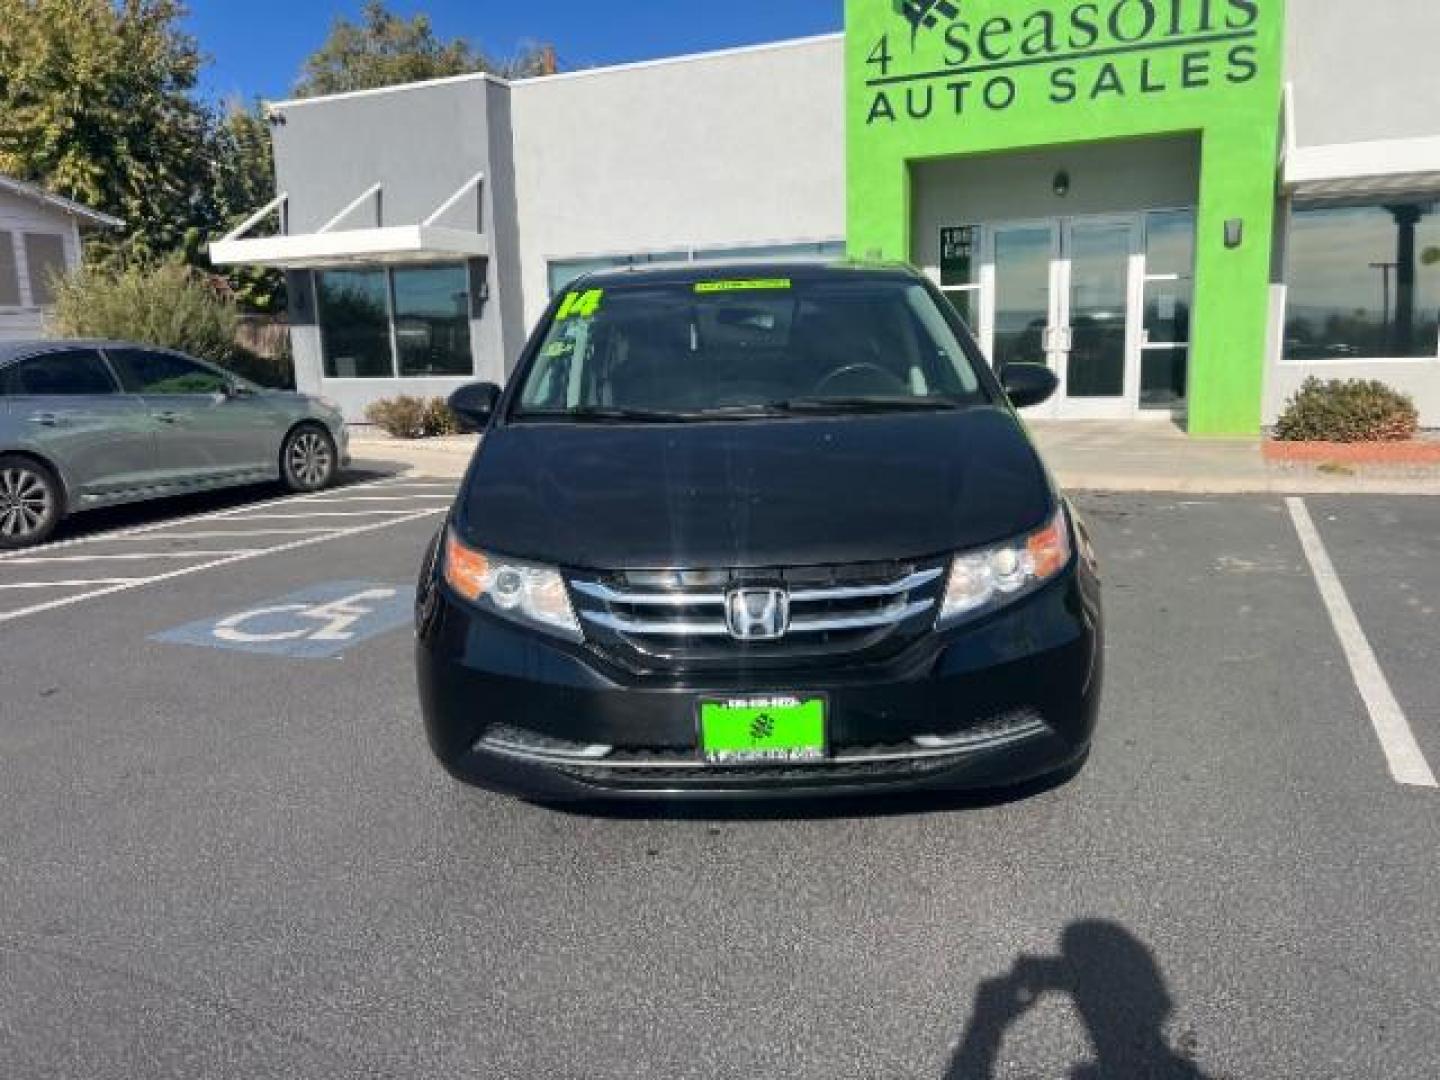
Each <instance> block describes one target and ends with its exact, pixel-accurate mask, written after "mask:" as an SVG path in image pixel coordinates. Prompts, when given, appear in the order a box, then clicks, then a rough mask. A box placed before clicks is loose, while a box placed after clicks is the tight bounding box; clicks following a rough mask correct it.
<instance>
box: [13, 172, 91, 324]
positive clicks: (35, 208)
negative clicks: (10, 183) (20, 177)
mask: <svg viewBox="0 0 1440 1080" xmlns="http://www.w3.org/2000/svg"><path fill="white" fill-rule="evenodd" d="M27 232H30V233H53V234H55V235H58V236H61V237H63V238H64V243H65V262H66V265H67V266H69V267H71V268H72V269H73V268H74V267H76V266H78V265H79V263H80V233H79V230H78V229H76V227H75V219H74V218H72V217H71V216H70V215H69V214H66V213H63V212H61V211H59V210H56V209H54V208H52V207H49V206H46V205H45V204H43V203H39V202H36V201H35V200H34V199H27V198H24V197H22V196H19V195H14V194H11V193H9V192H6V191H0V243H8V244H11V245H12V248H13V251H14V259H15V268H16V273H17V274H18V276H19V279H20V305H19V306H18V307H0V341H24V340H26V339H27V338H38V337H44V336H45V312H44V310H42V309H41V308H40V306H39V305H38V304H37V303H36V302H35V297H34V296H32V295H31V291H30V266H29V263H28V262H27V260H26V258H25V233H27Z"/></svg>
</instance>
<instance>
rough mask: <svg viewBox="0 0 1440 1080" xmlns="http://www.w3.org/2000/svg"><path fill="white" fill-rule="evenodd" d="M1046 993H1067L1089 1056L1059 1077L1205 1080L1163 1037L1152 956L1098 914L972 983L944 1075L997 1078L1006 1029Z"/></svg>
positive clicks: (1162, 1003) (1165, 1010) (1160, 984)
mask: <svg viewBox="0 0 1440 1080" xmlns="http://www.w3.org/2000/svg"><path fill="white" fill-rule="evenodd" d="M1049 994H1059V995H1064V996H1065V997H1068V998H1070V1000H1071V1003H1072V1004H1073V1006H1074V1009H1075V1015H1076V1016H1077V1017H1078V1018H1079V1020H1080V1021H1081V1023H1082V1024H1083V1025H1084V1027H1085V1030H1086V1032H1087V1034H1088V1035H1089V1039H1090V1043H1091V1046H1092V1047H1093V1050H1094V1060H1093V1061H1091V1062H1086V1063H1068V1065H1069V1072H1068V1073H1066V1074H1065V1075H1068V1076H1070V1077H1072V1078H1075V1080H1101V1078H1109V1077H1115V1078H1117V1080H1119V1078H1121V1077H1136V1076H1145V1077H1153V1078H1156V1080H1207V1077H1206V1074H1205V1073H1203V1072H1201V1071H1200V1069H1199V1068H1198V1067H1197V1066H1196V1065H1195V1063H1194V1062H1193V1061H1191V1060H1190V1059H1189V1058H1188V1057H1186V1056H1184V1055H1183V1054H1180V1053H1177V1052H1176V1051H1175V1050H1173V1049H1172V1048H1171V1047H1170V1045H1169V1043H1168V1042H1167V1041H1166V1036H1165V1030H1164V1027H1165V1023H1166V1021H1167V1020H1168V1019H1169V1018H1170V1016H1171V1014H1172V1013H1173V1012H1174V1011H1175V1002H1174V1000H1173V999H1172V998H1171V996H1170V992H1169V989H1168V988H1167V987H1166V985H1165V977H1164V975H1163V974H1162V973H1161V971H1160V967H1159V965H1158V964H1157V963H1156V961H1155V958H1154V956H1152V955H1151V953H1150V950H1149V949H1148V948H1146V947H1145V944H1144V943H1143V942H1141V941H1140V940H1139V939H1138V938H1136V937H1135V936H1134V935H1133V934H1131V933H1130V932H1129V931H1128V930H1126V929H1125V928H1124V927H1123V926H1120V925H1118V924H1116V923H1113V922H1107V921H1105V920H1100V919H1087V920H1081V921H1078V922H1072V923H1071V924H1070V925H1069V926H1067V927H1066V928H1065V932H1064V934H1063V935H1062V936H1061V939H1060V952H1059V954H1058V955H1056V956H1020V957H1019V958H1018V959H1017V960H1016V961H1015V964H1014V966H1013V967H1012V968H1011V969H1010V970H1009V971H1007V972H1005V973H1004V974H1002V975H998V976H996V977H995V978H992V979H986V980H984V981H983V982H981V983H980V985H979V986H978V987H977V988H976V992H975V1004H974V1009H973V1011H972V1012H971V1015H970V1020H969V1023H968V1024H967V1025H966V1028H965V1032H964V1034H963V1035H962V1037H961V1039H960V1043H959V1045H958V1047H957V1048H956V1050H955V1054H954V1056H953V1057H952V1058H951V1061H950V1066H949V1068H948V1069H947V1070H946V1072H945V1076H944V1080H987V1078H990V1077H995V1076H997V1075H998V1074H997V1072H996V1068H997V1066H998V1065H999V1063H1000V1054H1001V1050H1002V1047H1003V1044H1004V1040H1005V1036H1006V1034H1007V1033H1008V1032H1009V1030H1010V1029H1011V1028H1012V1027H1014V1026H1015V1024H1017V1023H1018V1022H1019V1021H1020V1020H1021V1019H1023V1018H1024V1016H1025V1015H1026V1014H1027V1013H1028V1012H1030V1010H1031V1009H1033V1008H1035V1007H1036V1006H1037V1005H1039V1004H1040V1003H1041V1001H1042V1000H1043V999H1044V998H1045V996H1046V995H1049ZM1027 1075H1029V1074H1027ZM1037 1075H1038V1074H1037ZM1044 1075H1049V1076H1059V1075H1061V1074H1060V1073H1058V1072H1048V1073H1045V1074H1044Z"/></svg>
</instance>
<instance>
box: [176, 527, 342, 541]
mask: <svg viewBox="0 0 1440 1080" xmlns="http://www.w3.org/2000/svg"><path fill="white" fill-rule="evenodd" d="M339 531H340V529H339V527H338V526H335V525H311V526H308V527H306V528H296V529H210V530H207V531H206V532H187V533H166V534H165V536H164V539H166V540H225V539H233V538H236V537H241V538H243V537H247V536H308V535H309V534H310V533H327V532H339Z"/></svg>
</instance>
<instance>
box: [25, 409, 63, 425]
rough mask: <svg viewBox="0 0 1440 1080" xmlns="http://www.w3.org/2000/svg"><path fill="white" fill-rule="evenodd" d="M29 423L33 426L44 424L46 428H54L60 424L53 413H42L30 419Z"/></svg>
mask: <svg viewBox="0 0 1440 1080" xmlns="http://www.w3.org/2000/svg"><path fill="white" fill-rule="evenodd" d="M30 421H31V423H35V424H44V425H45V426H46V427H54V426H55V425H56V424H58V423H60V417H58V416H56V415H55V414H54V413H53V412H42V413H36V414H35V415H33V416H32V417H30Z"/></svg>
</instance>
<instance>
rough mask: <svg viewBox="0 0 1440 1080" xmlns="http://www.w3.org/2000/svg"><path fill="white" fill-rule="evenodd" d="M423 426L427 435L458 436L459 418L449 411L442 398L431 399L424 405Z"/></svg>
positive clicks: (447, 404)
mask: <svg viewBox="0 0 1440 1080" xmlns="http://www.w3.org/2000/svg"><path fill="white" fill-rule="evenodd" d="M424 424H425V433H426V434H427V435H459V434H460V418H459V417H458V416H456V415H455V414H454V413H453V412H451V411H450V405H449V403H447V402H446V400H445V399H444V398H438V397H437V398H431V399H430V400H429V401H427V402H426V403H425V419H424Z"/></svg>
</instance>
